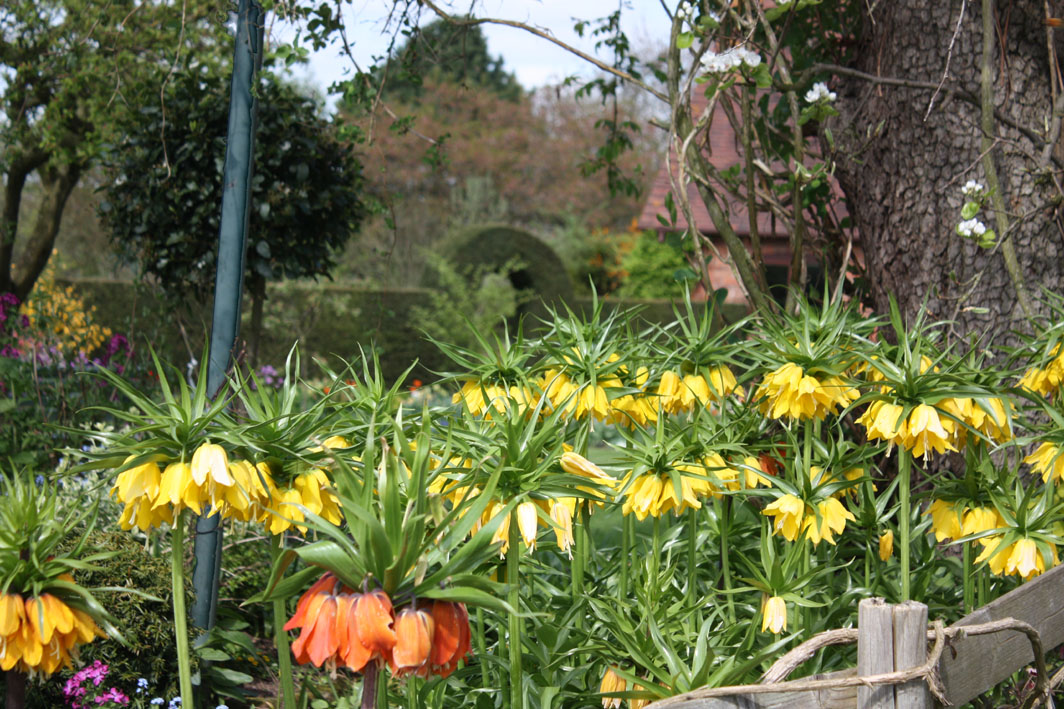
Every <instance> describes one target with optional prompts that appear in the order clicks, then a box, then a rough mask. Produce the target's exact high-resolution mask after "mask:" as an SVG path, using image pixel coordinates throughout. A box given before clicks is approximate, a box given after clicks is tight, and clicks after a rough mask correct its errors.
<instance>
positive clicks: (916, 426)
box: [902, 404, 957, 458]
mask: <svg viewBox="0 0 1064 709" xmlns="http://www.w3.org/2000/svg"><path fill="white" fill-rule="evenodd" d="M955 429H956V423H955V422H954V421H953V419H950V418H947V417H943V416H939V413H938V409H936V408H935V407H934V406H929V405H927V404H919V405H917V406H916V407H915V408H913V410H912V411H911V412H909V420H908V435H907V436H906V438H905V440H904V441H902V444H903V445H904V446H905V447H906V448H908V449H909V450H911V451H912V454H913V455H914V456H916V457H917V458H919V457H922V456H925V455H927V454H928V453H929V452H931V451H935V452H936V453H945V452H946V451H947V450H951V451H955V450H957V449H956V447H954V445H953V444H952V443H951V442H950V439H951V438H952V437H953V433H954V431H955Z"/></svg>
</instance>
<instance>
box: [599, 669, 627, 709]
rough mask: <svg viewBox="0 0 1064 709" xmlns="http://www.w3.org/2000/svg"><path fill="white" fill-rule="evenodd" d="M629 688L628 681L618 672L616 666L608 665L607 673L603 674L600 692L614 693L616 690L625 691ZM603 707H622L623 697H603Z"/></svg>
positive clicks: (606, 708)
mask: <svg viewBox="0 0 1064 709" xmlns="http://www.w3.org/2000/svg"><path fill="white" fill-rule="evenodd" d="M627 689H628V683H627V682H626V681H625V680H624V678H623V677H621V676H620V675H618V674H617V672H616V668H615V667H607V668H606V672H605V674H603V675H602V682H601V683H600V684H599V694H612V693H614V692H624V691H626V690H627ZM602 706H603V709H620V706H621V698H620V697H603V698H602Z"/></svg>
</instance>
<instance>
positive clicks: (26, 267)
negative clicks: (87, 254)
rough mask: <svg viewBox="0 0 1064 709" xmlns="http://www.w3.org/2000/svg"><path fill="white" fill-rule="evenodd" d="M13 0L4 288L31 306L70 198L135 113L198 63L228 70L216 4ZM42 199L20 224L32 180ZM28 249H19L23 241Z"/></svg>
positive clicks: (8, 39) (197, 0)
mask: <svg viewBox="0 0 1064 709" xmlns="http://www.w3.org/2000/svg"><path fill="white" fill-rule="evenodd" d="M182 7H183V10H182V11H180V12H179V11H176V10H175V8H174V7H173V6H172V5H171V4H169V3H159V2H151V1H149V2H136V1H134V0H117V1H116V2H106V3H104V2H98V1H97V0H43V1H41V0H13V1H12V2H5V3H3V4H2V5H0V110H2V111H3V115H4V120H3V121H0V146H2V147H3V152H2V154H0V172H2V173H3V175H4V195H3V211H2V215H0V293H4V292H13V293H14V294H15V295H16V296H18V298H20V299H25V297H26V295H27V294H28V293H29V291H30V290H31V289H32V287H33V284H34V282H35V281H36V280H37V277H38V275H39V274H40V273H41V271H42V270H43V269H44V266H45V264H46V263H47V261H48V258H49V256H50V255H51V253H52V246H53V244H54V242H55V238H56V234H57V233H58V231H59V226H60V222H61V219H62V214H63V208H64V206H65V204H66V200H67V198H68V197H69V196H70V193H71V191H72V190H73V189H74V187H75V186H76V185H77V184H78V181H79V180H80V179H81V178H82V176H83V175H84V174H85V173H86V172H87V171H88V170H90V169H91V168H92V166H93V165H94V164H95V163H96V161H97V160H98V159H99V157H100V155H101V154H102V153H103V152H104V151H105V150H106V148H107V146H108V145H109V144H110V143H111V142H112V141H113V140H114V137H115V134H116V131H120V127H121V125H122V123H123V116H124V115H125V114H126V112H127V111H128V110H129V109H130V107H139V106H143V105H148V104H152V103H155V104H158V101H159V88H160V86H162V85H163V84H164V83H165V82H166V80H167V77H168V76H169V75H170V73H171V71H172V70H175V69H177V68H179V67H180V66H181V65H182V63H183V62H184V61H185V60H187V59H188V57H190V56H195V58H196V61H198V62H199V63H200V64H212V63H217V62H218V61H219V60H218V59H217V57H218V56H219V53H218V51H217V50H218V47H219V46H221V44H222V42H220V38H223V37H225V32H224V27H223V26H222V24H221V23H219V22H217V21H215V19H214V15H213V10H214V7H215V6H214V4H213V3H211V2H209V1H208V0H190V1H189V2H187V3H185V4H184V5H183V6H182ZM34 175H35V176H36V179H39V181H40V193H41V194H40V199H39V200H37V204H36V212H35V214H34V215H33V216H34V218H33V220H32V223H31V225H30V226H29V228H26V229H20V228H19V226H20V220H21V219H22V218H23V217H24V216H25V215H23V214H22V206H23V199H22V197H23V190H24V188H25V185H26V183H27V181H28V180H30V179H31V176H34ZM16 242H18V243H16Z"/></svg>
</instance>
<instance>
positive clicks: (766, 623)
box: [761, 594, 787, 633]
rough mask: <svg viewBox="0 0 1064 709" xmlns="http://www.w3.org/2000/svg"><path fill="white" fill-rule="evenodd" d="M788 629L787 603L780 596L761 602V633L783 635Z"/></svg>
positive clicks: (768, 597)
mask: <svg viewBox="0 0 1064 709" xmlns="http://www.w3.org/2000/svg"><path fill="white" fill-rule="evenodd" d="M786 629H787V603H786V601H784V600H783V599H782V598H780V597H779V596H769V595H767V594H766V595H765V596H764V598H762V600H761V632H762V633H764V632H766V631H767V632H770V633H782V632H783V631H784V630H786Z"/></svg>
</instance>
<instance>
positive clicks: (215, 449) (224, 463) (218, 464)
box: [192, 443, 233, 487]
mask: <svg viewBox="0 0 1064 709" xmlns="http://www.w3.org/2000/svg"><path fill="white" fill-rule="evenodd" d="M192 479H193V480H194V481H196V484H197V485H203V484H204V483H206V482H208V481H210V482H211V483H213V484H214V485H220V486H222V487H229V486H230V485H232V484H233V478H232V477H230V475H229V456H228V455H227V454H226V452H225V449H224V448H222V447H221V446H219V445H217V444H215V443H204V444H203V445H201V446H200V447H199V448H197V449H196V452H195V453H193V454H192Z"/></svg>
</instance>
